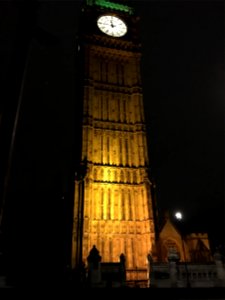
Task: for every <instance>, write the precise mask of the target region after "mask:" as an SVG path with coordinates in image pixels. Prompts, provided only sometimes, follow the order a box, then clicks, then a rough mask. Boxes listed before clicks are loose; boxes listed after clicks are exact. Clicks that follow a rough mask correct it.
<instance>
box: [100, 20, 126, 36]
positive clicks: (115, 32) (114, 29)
mask: <svg viewBox="0 0 225 300" xmlns="http://www.w3.org/2000/svg"><path fill="white" fill-rule="evenodd" d="M97 25H98V28H99V29H100V30H101V31H102V32H104V33H106V34H108V35H110V36H113V37H121V36H123V35H125V34H126V33H127V26H126V24H125V23H124V21H122V20H121V19H119V18H118V17H115V16H110V15H105V16H101V17H99V18H98V20H97Z"/></svg>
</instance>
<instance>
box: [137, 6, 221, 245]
mask: <svg viewBox="0 0 225 300" xmlns="http://www.w3.org/2000/svg"><path fill="white" fill-rule="evenodd" d="M147 2H148V1H144V2H142V3H144V4H145V5H138V11H139V12H140V15H141V16H142V27H141V29H142V30H141V32H142V33H143V35H142V45H143V85H144V86H143V88H144V100H145V105H146V117H147V123H148V130H149V153H150V154H149V156H150V162H151V168H152V176H153V178H154V180H155V182H156V186H157V195H158V207H159V210H164V209H167V210H168V211H169V212H171V213H173V211H174V210H176V209H180V210H182V211H183V214H184V222H185V224H186V226H187V227H188V229H189V230H192V231H194V230H198V231H200V232H201V231H208V232H209V234H210V237H211V239H213V241H214V242H215V243H219V241H222V242H223V243H224V213H225V209H224V208H225V207H224V119H223V116H224V47H223V43H224V26H223V19H224V10H223V5H222V2H216V1H208V2H203V1H195V2H193V1H176V2H171V1H152V2H151V1H150V2H148V4H147Z"/></svg>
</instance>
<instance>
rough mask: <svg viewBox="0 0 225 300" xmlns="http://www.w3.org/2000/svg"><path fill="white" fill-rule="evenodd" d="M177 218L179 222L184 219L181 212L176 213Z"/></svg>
mask: <svg viewBox="0 0 225 300" xmlns="http://www.w3.org/2000/svg"><path fill="white" fill-rule="evenodd" d="M175 217H176V219H177V220H181V219H182V218H183V216H182V213H181V212H180V211H177V212H176V213H175Z"/></svg>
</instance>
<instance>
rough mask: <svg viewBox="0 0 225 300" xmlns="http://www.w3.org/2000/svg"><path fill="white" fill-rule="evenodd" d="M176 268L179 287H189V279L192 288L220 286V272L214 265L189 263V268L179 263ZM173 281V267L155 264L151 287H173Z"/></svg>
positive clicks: (151, 275) (152, 270) (152, 271)
mask: <svg viewBox="0 0 225 300" xmlns="http://www.w3.org/2000/svg"><path fill="white" fill-rule="evenodd" d="M174 268H175V274H176V275H175V276H176V277H175V279H176V286H177V287H187V278H188V280H189V283H190V287H215V286H218V282H219V277H218V270H217V267H216V265H215V264H214V263H211V264H192V263H187V268H186V267H185V264H184V263H178V264H176V265H175V266H174ZM187 270H188V274H187ZM173 271H174V270H173ZM173 274H174V273H173ZM172 280H174V277H173V278H172V271H171V265H170V264H169V263H153V265H152V267H151V274H150V286H156V287H169V286H171V283H172ZM224 280H225V278H224ZM173 282H174V281H173Z"/></svg>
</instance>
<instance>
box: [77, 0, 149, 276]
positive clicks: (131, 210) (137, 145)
mask: <svg viewBox="0 0 225 300" xmlns="http://www.w3.org/2000/svg"><path fill="white" fill-rule="evenodd" d="M138 23H139V18H138V17H137V16H136V15H135V13H134V11H133V9H132V8H131V7H130V6H128V5H125V4H124V2H123V1H116V0H115V1H108V0H87V1H86V5H85V6H84V7H83V8H82V16H81V22H80V32H79V55H80V65H81V73H80V74H81V82H82V83H81V87H82V93H81V94H82V97H81V98H82V99H81V100H82V106H83V108H82V142H81V158H80V160H81V165H82V166H83V168H82V170H80V171H79V172H77V174H76V178H75V195H74V212H73V237H72V267H73V268H75V267H77V266H78V265H79V263H80V262H81V261H84V262H85V263H86V261H87V257H88V254H89V251H90V250H91V248H92V247H93V245H95V246H96V248H97V249H98V250H99V252H100V255H101V257H102V262H118V261H119V256H120V255H121V253H123V254H124V255H125V257H126V271H127V279H128V280H135V279H137V278H138V279H139V280H140V279H143V280H145V279H147V255H148V254H149V252H151V250H152V246H153V244H154V242H155V225H154V214H153V207H152V193H151V186H152V184H151V182H150V180H149V174H148V168H149V160H148V149H147V136H146V127H145V120H144V107H143V95H142V84H141V73H140V62H141V45H140V40H139V34H138Z"/></svg>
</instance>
